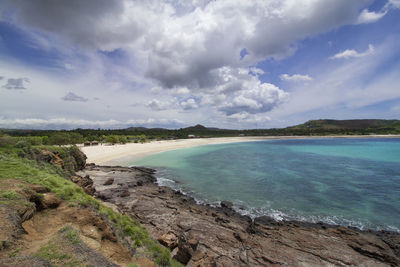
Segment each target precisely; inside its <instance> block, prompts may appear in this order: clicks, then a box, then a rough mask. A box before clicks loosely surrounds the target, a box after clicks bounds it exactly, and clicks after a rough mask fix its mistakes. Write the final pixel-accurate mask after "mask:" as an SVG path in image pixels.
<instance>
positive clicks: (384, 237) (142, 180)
mask: <svg viewBox="0 0 400 267" xmlns="http://www.w3.org/2000/svg"><path fill="white" fill-rule="evenodd" d="M77 174H78V175H79V176H80V177H83V178H82V179H84V180H80V179H79V178H76V183H78V184H79V183H81V184H82V186H83V187H84V188H85V191H86V192H88V193H92V194H94V195H95V196H96V197H97V198H99V199H102V200H103V201H104V202H106V203H108V204H109V205H110V206H111V207H113V208H115V209H117V210H119V211H120V212H122V213H124V214H127V215H129V216H131V217H132V218H134V219H136V220H137V221H139V222H140V223H141V224H142V225H144V226H145V227H146V229H147V230H148V231H149V233H150V234H151V236H152V237H153V238H155V239H157V240H159V242H160V243H161V244H163V245H164V246H166V247H168V248H170V250H171V251H172V255H173V257H174V258H175V259H176V260H178V261H179V262H181V263H183V264H186V265H187V266H275V265H276V266H278V265H279V266H400V235H399V234H397V233H393V232H375V231H359V230H357V229H353V228H348V227H343V226H332V225H326V224H322V223H320V224H319V223H317V224H313V223H303V222H296V221H283V222H276V221H274V220H273V219H271V218H269V217H260V218H256V219H255V220H251V219H250V218H249V217H247V216H242V215H240V214H238V213H237V212H235V211H234V210H233V209H232V205H231V203H229V202H222V203H221V206H220V207H216V208H214V207H210V206H207V205H198V204H196V202H195V201H194V199H192V198H191V197H188V196H186V195H183V194H181V193H180V192H176V191H174V190H172V189H171V188H168V187H163V186H158V185H157V184H156V183H155V182H156V178H155V177H154V170H151V169H147V168H139V167H132V168H128V167H112V166H96V165H93V164H92V165H88V166H86V168H85V169H84V170H82V171H80V172H78V173H77ZM88 178H90V180H91V181H93V185H92V184H91V182H90V181H89V180H88Z"/></svg>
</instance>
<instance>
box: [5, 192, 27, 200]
mask: <svg viewBox="0 0 400 267" xmlns="http://www.w3.org/2000/svg"><path fill="white" fill-rule="evenodd" d="M21 197H22V196H21V195H20V194H18V193H17V192H15V191H14V190H7V191H5V192H2V193H0V198H6V199H10V200H16V199H20V198H21Z"/></svg>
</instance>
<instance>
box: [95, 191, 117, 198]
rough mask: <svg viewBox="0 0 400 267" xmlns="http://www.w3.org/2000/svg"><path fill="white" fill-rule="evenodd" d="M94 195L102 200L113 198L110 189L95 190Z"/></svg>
mask: <svg viewBox="0 0 400 267" xmlns="http://www.w3.org/2000/svg"><path fill="white" fill-rule="evenodd" d="M95 196H96V197H98V198H100V199H102V200H109V199H112V198H113V193H112V192H111V191H102V192H96V193H95Z"/></svg>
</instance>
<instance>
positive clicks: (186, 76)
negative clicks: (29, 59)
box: [4, 0, 370, 90]
mask: <svg viewBox="0 0 400 267" xmlns="http://www.w3.org/2000/svg"><path fill="white" fill-rule="evenodd" d="M369 2H370V1H369V0H360V1H348V0H311V1H307V2H306V3H303V2H300V1H292V0H284V1H282V0H272V1H264V0H254V1H232V0H219V1H187V2H186V1H185V3H183V1H133V0H87V1H81V0H70V1H61V2H60V3H58V2H57V3H56V2H54V1H52V0H35V1H14V0H5V2H4V3H5V4H4V5H5V7H8V8H9V9H10V8H11V9H12V10H13V12H12V13H11V14H12V18H13V22H15V23H18V24H20V25H25V27H31V28H32V27H33V28H36V29H40V30H43V31H46V32H48V33H52V34H56V35H58V36H61V37H62V38H66V39H68V40H70V41H71V42H73V43H75V44H79V45H82V46H84V47H87V48H93V49H100V50H114V49H120V48H123V49H126V50H127V51H131V54H133V55H135V56H136V55H140V58H142V59H143V58H145V59H146V60H144V62H143V67H144V68H145V69H144V71H145V72H146V73H147V76H148V77H149V78H152V79H155V80H156V81H158V82H159V84H160V85H161V86H162V87H163V88H174V87H187V88H190V90H198V89H200V90H201V89H203V88H208V87H211V86H213V85H215V81H214V79H213V72H214V71H215V70H217V69H220V68H222V67H224V66H228V67H231V68H238V67H247V66H250V65H254V64H255V63H257V62H260V61H262V60H265V59H268V58H282V57H285V56H287V55H290V54H291V53H293V51H294V50H295V46H293V43H294V42H295V41H297V40H299V39H302V38H305V37H307V36H310V35H315V34H318V33H321V32H326V31H329V30H331V29H334V28H337V27H340V26H342V25H345V24H351V23H353V22H354V21H355V20H356V19H357V17H358V15H359V10H361V9H362V8H364V7H365V6H366V5H367V4H369ZM71 18H73V19H71ZM82 25H84V26H82ZM241 51H246V52H247V53H246V56H245V57H243V58H242V57H241V56H240V54H241Z"/></svg>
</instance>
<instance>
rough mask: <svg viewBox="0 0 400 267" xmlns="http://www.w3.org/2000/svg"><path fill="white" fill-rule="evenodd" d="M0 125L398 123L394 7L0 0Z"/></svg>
mask: <svg viewBox="0 0 400 267" xmlns="http://www.w3.org/2000/svg"><path fill="white" fill-rule="evenodd" d="M0 107H1V108H0V127H6V128H40V129H43V128H51V129H61V128H66V129H71V128H76V127H83V128H99V127H101V128H123V127H129V126H146V127H166V128H179V127H185V126H189V125H194V124H197V123H200V124H203V125H206V126H210V127H221V128H271V127H285V126H290V125H294V124H298V123H303V122H305V121H307V120H310V119H320V118H329V119H363V118H383V119H399V117H400V1H399V0H381V1H372V0H357V1H356V0H355V1H347V0H307V1H294V0H283V1H278V0H271V1H261V0H255V1H232V0H229V1H228V0H219V1H206V0H204V1H202V0H193V1H178V0H177V1H173V0H168V1H147V2H143V1H134V0H123V1H122V0H121V1H120V0H118V1H117V0H87V1H84V2H82V1H79V0H71V1H65V2H57V1H52V0H31V1H28V0H26V1H23V0H22V1H12V0H0Z"/></svg>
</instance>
